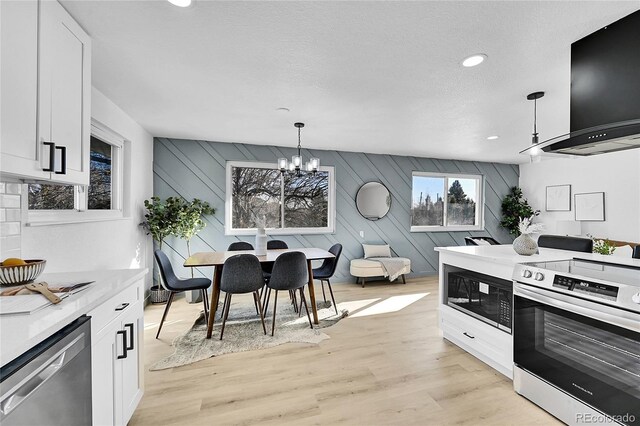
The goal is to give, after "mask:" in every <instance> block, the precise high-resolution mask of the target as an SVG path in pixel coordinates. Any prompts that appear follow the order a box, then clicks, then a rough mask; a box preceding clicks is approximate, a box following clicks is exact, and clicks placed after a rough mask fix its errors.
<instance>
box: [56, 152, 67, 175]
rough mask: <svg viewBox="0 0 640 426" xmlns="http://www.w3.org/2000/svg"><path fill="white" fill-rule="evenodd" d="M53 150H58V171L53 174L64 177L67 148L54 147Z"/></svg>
mask: <svg viewBox="0 0 640 426" xmlns="http://www.w3.org/2000/svg"><path fill="white" fill-rule="evenodd" d="M55 149H59V150H60V171H59V172H54V173H55V174H57V175H66V174H67V147H66V146H56V147H55Z"/></svg>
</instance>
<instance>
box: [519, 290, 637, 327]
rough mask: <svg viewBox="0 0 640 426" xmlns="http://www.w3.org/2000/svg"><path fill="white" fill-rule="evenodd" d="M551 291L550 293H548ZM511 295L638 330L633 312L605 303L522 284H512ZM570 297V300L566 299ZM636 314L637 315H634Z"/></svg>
mask: <svg viewBox="0 0 640 426" xmlns="http://www.w3.org/2000/svg"><path fill="white" fill-rule="evenodd" d="M549 293H551V295H549ZM513 295H514V296H519V297H523V298H525V299H529V300H532V301H534V302H538V303H542V304H544V305H548V306H552V307H554V308H558V309H561V310H563V311H568V312H573V313H574V314H577V315H582V316H583V317H587V318H592V319H595V320H598V321H602V322H606V323H608V324H613V325H615V326H618V327H622V328H626V329H628V330H632V331H640V328H639V327H638V324H639V322H638V318H631V317H630V316H632V315H634V314H631V313H629V314H627V313H626V312H625V311H623V310H621V309H616V308H611V307H608V306H606V305H601V304H598V303H593V302H588V301H584V300H581V299H576V298H575V297H570V296H563V295H559V294H557V293H552V292H549V291H546V290H543V289H536V290H535V291H532V290H529V289H528V288H525V287H524V286H523V285H522V284H516V285H514V286H513ZM563 299H564V300H563ZM566 299H570V300H571V301H566ZM636 316H637V315H636Z"/></svg>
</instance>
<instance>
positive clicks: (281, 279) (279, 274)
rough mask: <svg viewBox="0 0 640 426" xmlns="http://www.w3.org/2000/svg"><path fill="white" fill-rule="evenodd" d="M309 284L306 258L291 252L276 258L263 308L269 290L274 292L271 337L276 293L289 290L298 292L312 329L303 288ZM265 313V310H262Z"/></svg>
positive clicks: (269, 294)
mask: <svg viewBox="0 0 640 426" xmlns="http://www.w3.org/2000/svg"><path fill="white" fill-rule="evenodd" d="M308 282H309V270H308V269H307V257H306V256H305V255H304V253H302V252H299V251H291V252H287V253H282V254H281V255H280V256H278V257H277V258H276V261H275V262H274V264H273V272H272V273H271V279H270V280H269V282H268V283H267V287H268V291H267V297H266V303H265V307H267V306H268V304H269V298H270V296H271V290H275V295H274V297H273V322H272V324H271V335H272V336H273V335H274V334H275V329H276V307H277V306H278V291H280V290H287V291H289V290H291V291H293V292H296V291H298V290H299V291H300V299H301V304H304V308H305V310H306V311H307V318H308V319H309V326H310V327H311V328H313V323H312V322H311V316H310V315H309V307H308V306H307V300H306V298H305V297H304V286H305V285H307V283H308ZM264 311H265V312H266V309H265V310H264Z"/></svg>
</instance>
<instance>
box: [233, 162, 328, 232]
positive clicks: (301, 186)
mask: <svg viewBox="0 0 640 426" xmlns="http://www.w3.org/2000/svg"><path fill="white" fill-rule="evenodd" d="M226 171H227V188H226V190H227V196H226V202H225V233H226V234H227V235H250V234H255V232H256V228H257V225H256V221H258V220H264V221H265V227H266V228H267V230H268V233H269V234H270V235H278V234H279V235H282V234H318V233H332V232H334V230H335V225H334V223H335V178H334V168H333V167H320V170H319V171H318V172H317V173H316V174H313V173H311V172H302V173H301V175H300V176H296V175H293V176H291V175H289V174H288V173H285V174H284V175H282V174H281V173H280V171H279V170H277V169H276V168H275V164H269V163H253V162H238V161H229V162H227V170H226Z"/></svg>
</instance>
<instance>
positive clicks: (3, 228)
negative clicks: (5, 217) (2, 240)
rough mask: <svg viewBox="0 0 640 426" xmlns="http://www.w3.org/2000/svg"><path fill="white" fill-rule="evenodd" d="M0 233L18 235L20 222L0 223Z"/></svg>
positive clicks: (5, 235) (4, 235)
mask: <svg viewBox="0 0 640 426" xmlns="http://www.w3.org/2000/svg"><path fill="white" fill-rule="evenodd" d="M0 235H2V236H3V237H7V236H9V235H20V222H2V223H0Z"/></svg>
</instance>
